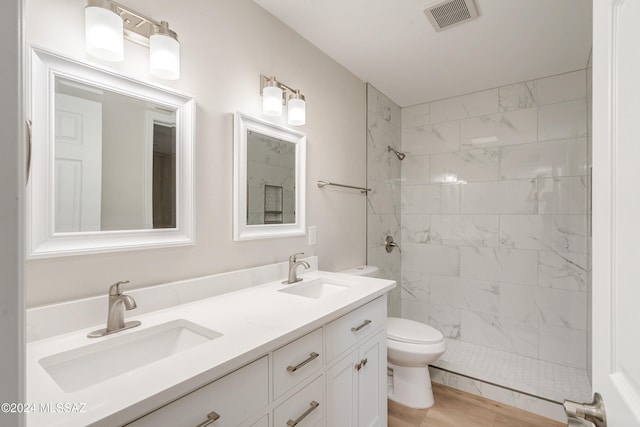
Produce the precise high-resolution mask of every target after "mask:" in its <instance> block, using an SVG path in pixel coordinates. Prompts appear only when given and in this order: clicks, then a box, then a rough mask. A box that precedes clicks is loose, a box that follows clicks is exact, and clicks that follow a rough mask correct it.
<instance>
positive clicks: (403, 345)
mask: <svg viewBox="0 0 640 427" xmlns="http://www.w3.org/2000/svg"><path fill="white" fill-rule="evenodd" d="M342 273H345V274H356V275H359V276H366V277H378V268H377V267H374V266H370V265H364V266H360V267H355V268H351V269H349V270H344V271H342ZM446 349H447V345H446V343H445V341H444V336H443V335H442V333H441V332H440V331H438V330H437V329H435V328H432V327H431V326H429V325H426V324H424V323H420V322H416V321H414V320H409V319H400V318H398V317H389V318H388V319H387V367H388V372H389V375H390V381H389V394H388V397H389V399H391V400H393V401H394V402H397V403H399V404H401V405H404V406H408V407H410V408H429V407H431V406H432V405H433V391H432V389H431V377H430V376H429V366H428V365H429V363H432V362H434V361H436V360H437V359H438V358H439V357H440V356H442V354H443V353H444V352H445V350H446Z"/></svg>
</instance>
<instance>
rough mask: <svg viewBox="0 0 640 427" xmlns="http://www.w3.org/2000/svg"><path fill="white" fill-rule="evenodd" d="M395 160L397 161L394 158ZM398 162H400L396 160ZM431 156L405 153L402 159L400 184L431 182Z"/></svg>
mask: <svg viewBox="0 0 640 427" xmlns="http://www.w3.org/2000/svg"><path fill="white" fill-rule="evenodd" d="M394 158H395V156H394ZM396 161H398V160H397V159H396ZM398 163H400V162H399V161H398ZM430 165H431V156H428V155H407V157H405V158H404V160H403V161H402V170H401V173H400V177H401V179H402V185H424V184H429V183H430V182H431V174H430V169H431V168H430Z"/></svg>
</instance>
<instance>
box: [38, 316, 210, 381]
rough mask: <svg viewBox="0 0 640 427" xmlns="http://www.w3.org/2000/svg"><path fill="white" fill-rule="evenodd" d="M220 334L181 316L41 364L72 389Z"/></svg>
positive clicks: (77, 349)
mask: <svg viewBox="0 0 640 427" xmlns="http://www.w3.org/2000/svg"><path fill="white" fill-rule="evenodd" d="M221 336H222V334H221V333H219V332H216V331H212V330H211V329H207V328H204V327H202V326H200V325H196V324H195V323H191V322H189V321H187V320H183V319H179V320H174V321H171V322H167V323H163V324H161V325H157V326H153V327H150V328H147V329H142V330H140V331H137V332H130V333H127V334H125V335H121V336H117V335H115V336H111V337H107V338H105V340H104V341H101V342H98V343H95V344H90V345H87V346H84V347H79V348H76V349H73V350H69V351H65V352H63V353H58V354H55V355H52V356H48V357H45V358H43V359H40V365H41V366H42V367H43V368H44V369H45V371H47V373H48V374H49V375H50V376H51V378H53V380H54V381H55V382H56V384H58V386H60V388H61V389H62V390H63V391H65V392H67V393H71V392H74V391H78V390H82V389H84V388H87V387H89V386H92V385H94V384H97V383H99V382H102V381H105V380H107V379H109V378H112V377H115V376H117V375H120V374H124V373H126V372H130V371H133V370H134V369H137V368H141V367H143V366H145V365H148V364H150V363H153V362H156V361H158V360H160V359H164V358H166V357H169V356H173V355H175V354H178V353H180V352H183V351H185V350H188V349H190V348H193V347H195V346H198V345H200V344H204V343H206V342H209V341H212V340H214V339H216V338H219V337H221Z"/></svg>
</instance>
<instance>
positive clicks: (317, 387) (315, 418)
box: [273, 376, 324, 427]
mask: <svg viewBox="0 0 640 427" xmlns="http://www.w3.org/2000/svg"><path fill="white" fill-rule="evenodd" d="M322 378H323V377H322V376H319V377H318V378H316V379H315V380H313V382H312V383H311V384H309V385H307V386H306V387H305V388H303V389H302V390H300V391H299V392H297V393H296V394H294V395H293V396H291V397H290V398H289V399H287V400H286V401H285V402H284V403H283V404H282V405H280V406H278V407H277V408H276V409H275V410H274V411H273V427H287V426H288V425H289V426H290V425H295V426H297V427H309V426H315V425H318V424H319V423H320V422H321V420H322V414H323V412H324V399H323V392H322ZM296 422H297V424H296Z"/></svg>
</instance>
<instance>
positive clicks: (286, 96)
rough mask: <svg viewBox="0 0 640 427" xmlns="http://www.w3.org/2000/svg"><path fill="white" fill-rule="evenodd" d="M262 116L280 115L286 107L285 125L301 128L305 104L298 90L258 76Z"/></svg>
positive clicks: (304, 121) (305, 117) (272, 79)
mask: <svg viewBox="0 0 640 427" xmlns="http://www.w3.org/2000/svg"><path fill="white" fill-rule="evenodd" d="M260 95H262V114H264V115H265V116H269V117H279V116H281V115H282V106H283V105H285V104H286V105H287V123H289V124H290V125H292V126H302V125H304V124H305V123H306V119H307V113H306V103H305V100H304V95H303V94H301V93H300V90H299V89H293V88H292V87H291V86H289V85H286V84H284V83H282V82H279V81H278V80H277V79H276V78H275V77H266V76H264V75H262V74H261V75H260Z"/></svg>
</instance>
